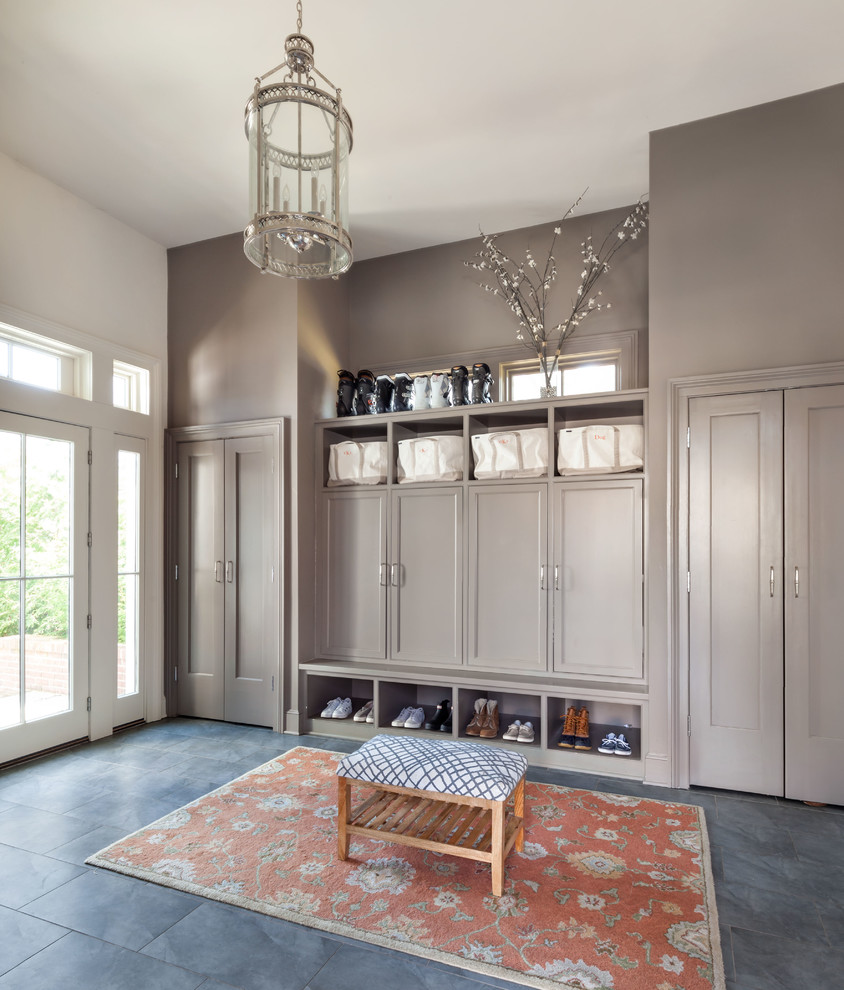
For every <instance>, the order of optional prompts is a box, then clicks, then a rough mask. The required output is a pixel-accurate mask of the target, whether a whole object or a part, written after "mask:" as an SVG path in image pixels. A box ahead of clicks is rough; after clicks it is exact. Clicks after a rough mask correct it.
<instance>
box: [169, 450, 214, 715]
mask: <svg viewBox="0 0 844 990" xmlns="http://www.w3.org/2000/svg"><path fill="white" fill-rule="evenodd" d="M178 458H179V459H178V464H179V504H178V515H179V581H178V585H177V593H178V614H179V620H178V622H179V628H178V651H179V652H178V659H177V662H178V669H179V712H180V713H181V714H182V715H193V716H195V717H199V718H218V719H221V718H223V715H224V685H223V615H224V594H225V584H224V539H223V523H224V520H223V442H222V440H211V441H197V442H195V443H181V444H179V455H178Z"/></svg>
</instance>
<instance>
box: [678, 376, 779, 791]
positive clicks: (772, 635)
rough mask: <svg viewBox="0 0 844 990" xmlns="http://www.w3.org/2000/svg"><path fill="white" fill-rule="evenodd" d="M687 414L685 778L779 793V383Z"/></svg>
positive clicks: (699, 403) (696, 404)
mask: <svg viewBox="0 0 844 990" xmlns="http://www.w3.org/2000/svg"><path fill="white" fill-rule="evenodd" d="M689 422H690V426H691V446H690V450H689V570H690V582H691V585H690V586H691V591H690V594H689V696H690V700H689V711H690V714H691V736H690V740H689V776H690V782H691V783H692V784H701V785H705V786H710V787H724V788H729V789H731V790H739V791H753V792H759V793H763V794H782V790H783V632H782V629H783V599H782V478H783V473H782V472H783V466H782V393H781V392H762V393H750V394H746V395H727V396H715V397H711V398H695V399H692V400H690V402H689Z"/></svg>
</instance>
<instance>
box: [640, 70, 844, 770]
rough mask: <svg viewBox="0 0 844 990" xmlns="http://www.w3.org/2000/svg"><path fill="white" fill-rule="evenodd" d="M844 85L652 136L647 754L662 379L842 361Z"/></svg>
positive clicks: (663, 676) (657, 652)
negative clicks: (649, 605) (843, 123)
mask: <svg viewBox="0 0 844 990" xmlns="http://www.w3.org/2000/svg"><path fill="white" fill-rule="evenodd" d="M842 120H844V85H843V86H834V87H831V88H829V89H825V90H819V91H817V92H813V93H808V94H806V95H803V96H797V97H793V98H791V99H787V100H781V101H777V102H775V103H769V104H765V105H763V106H759V107H753V108H750V109H746V110H740V111H737V112H735V113H730V114H725V115H723V116H718V117H713V118H709V119H707V120H702V121H697V122H695V123H690V124H684V125H682V126H680V127H673V128H669V129H667V130H662V131H657V132H655V133H654V134H652V135H651V181H650V193H651V232H650V329H649V345H650V359H649V365H650V369H649V376H650V378H649V382H650V395H651V398H650V437H649V440H650V444H649V474H650V479H651V482H650V490H649V519H650V537H649V551H650V552H649V582H648V583H649V589H650V603H651V607H650V623H649V655H650V672H651V686H652V695H651V714H652V738H651V749H652V751H653V752H654V753H656V754H665V755H667V754H668V753H669V751H670V735H669V725H668V720H667V717H666V718H663V713H667V711H668V704H669V697H668V695H669V688H670V677H671V676H672V674H674V675H676V676H685V669H684V668H683V669H681V668H680V663H679V660H677V661H675V665H672V659H671V658H670V656H669V643H668V629H667V612H668V598H667V587H666V580H667V562H668V551H669V547H668V535H667V521H668V516H667V513H668V503H667V493H668V460H667V445H668V410H667V398H668V389H667V384H668V381H669V380H670V379H672V378H677V377H681V376H688V375H701V374H712V373H716V372H725V371H741V370H753V369H764V368H777V367H785V366H788V365H798V364H810V363H813V362H825V361H833V360H842V359H844V305H842V294H841V281H842V274H844V267H842V248H841V232H842V230H844V185H843V184H842V176H844V128H842V126H841V122H842Z"/></svg>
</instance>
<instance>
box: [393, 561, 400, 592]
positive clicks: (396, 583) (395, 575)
mask: <svg viewBox="0 0 844 990" xmlns="http://www.w3.org/2000/svg"><path fill="white" fill-rule="evenodd" d="M400 566H401V564H390V584H391V585H392V586H393V587H394V588H398V586H399V581H398V575H399V567H400Z"/></svg>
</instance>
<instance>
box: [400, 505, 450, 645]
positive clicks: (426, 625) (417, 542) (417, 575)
mask: <svg viewBox="0 0 844 990" xmlns="http://www.w3.org/2000/svg"><path fill="white" fill-rule="evenodd" d="M462 509H463V492H462V490H461V489H459V488H447V489H438V490H437V491H407V492H401V491H399V492H394V493H393V502H392V527H391V529H392V533H391V550H390V561H391V568H390V601H391V609H390V627H391V651H390V655H391V656H392V658H393V659H394V660H416V661H426V662H429V663H451V664H455V663H460V662H461V660H462V658H463V622H462V611H463V552H462V548H463V511H462Z"/></svg>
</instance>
